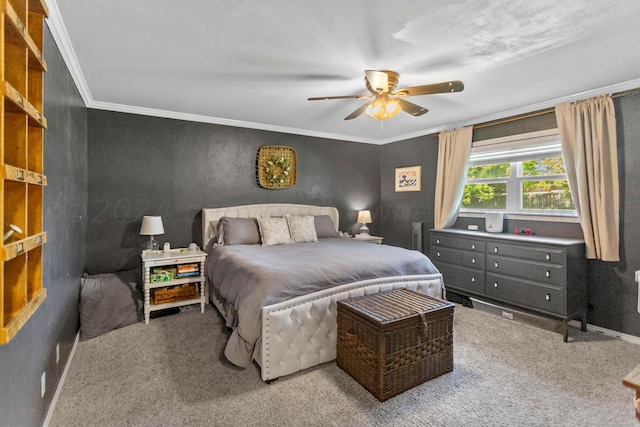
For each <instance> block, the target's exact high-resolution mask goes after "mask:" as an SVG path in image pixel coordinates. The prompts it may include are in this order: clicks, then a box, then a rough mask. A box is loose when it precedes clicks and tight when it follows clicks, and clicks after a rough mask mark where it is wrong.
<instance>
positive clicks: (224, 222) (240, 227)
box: [218, 216, 260, 245]
mask: <svg viewBox="0 0 640 427" xmlns="http://www.w3.org/2000/svg"><path fill="white" fill-rule="evenodd" d="M218 243H223V244H225V245H257V244H260V231H259V230H258V222H257V221H256V219H255V218H231V217H227V216H223V217H222V218H220V221H219V222H218Z"/></svg>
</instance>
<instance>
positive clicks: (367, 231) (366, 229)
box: [360, 224, 369, 237]
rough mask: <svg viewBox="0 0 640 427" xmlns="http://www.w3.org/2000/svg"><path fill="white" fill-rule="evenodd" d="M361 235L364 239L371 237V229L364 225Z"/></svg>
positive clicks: (361, 228)
mask: <svg viewBox="0 0 640 427" xmlns="http://www.w3.org/2000/svg"><path fill="white" fill-rule="evenodd" d="M360 235H361V236H363V237H364V236H368V235H369V227H367V224H362V227H360Z"/></svg>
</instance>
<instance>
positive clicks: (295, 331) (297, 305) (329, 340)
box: [202, 204, 444, 381]
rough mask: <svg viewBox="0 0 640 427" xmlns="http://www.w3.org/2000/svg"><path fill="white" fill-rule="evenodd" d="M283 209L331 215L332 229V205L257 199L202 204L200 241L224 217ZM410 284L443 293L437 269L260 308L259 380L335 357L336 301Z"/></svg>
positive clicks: (278, 212)
mask: <svg viewBox="0 0 640 427" xmlns="http://www.w3.org/2000/svg"><path fill="white" fill-rule="evenodd" d="M284 215H329V216H330V217H331V219H332V220H333V223H334V226H335V228H336V231H337V230H338V225H339V214H338V210H337V209H336V208H333V207H326V206H311V205H294V204H261V205H245V206H232V207H226V208H212V209H203V210H202V244H203V247H206V246H207V243H208V242H209V240H210V239H211V238H213V237H214V236H215V234H216V228H217V223H218V220H219V219H220V218H221V217H223V216H227V217H235V218H252V217H258V216H260V217H270V216H284ZM397 288H409V289H413V290H417V291H419V292H422V293H424V294H427V295H431V296H435V297H442V296H443V292H444V285H443V280H442V275H441V274H439V273H438V274H429V275H416V276H399V277H384V278H378V279H371V280H365V281H360V282H355V283H348V284H345V285H341V286H336V287H332V288H329V289H325V290H322V291H319V292H315V293H313V294H309V295H304V296H300V297H296V298H292V299H290V300H287V301H284V302H281V303H278V304H273V305H269V306H265V307H263V308H262V336H261V339H260V342H259V343H258V346H259V348H258V352H257V353H256V355H255V356H254V359H255V360H256V362H257V363H258V364H259V365H260V367H261V377H262V380H263V381H268V380H273V379H276V378H278V377H281V376H284V375H289V374H292V373H294V372H297V371H300V370H302V369H306V368H310V367H312V366H315V365H319V364H321V363H325V362H329V361H331V360H334V359H335V358H336V336H337V324H336V315H337V308H336V302H337V301H339V300H342V299H346V298H352V297H356V296H361V295H368V294H375V293H378V292H383V291H388V290H392V289H397ZM213 295H214V293H213V292H209V298H210V300H211V302H212V303H213V304H214V305H215V306H216V307H217V309H218V310H219V311H220V313H222V315H223V316H224V310H223V308H222V307H223V305H222V302H221V301H218V300H216V298H215V297H213Z"/></svg>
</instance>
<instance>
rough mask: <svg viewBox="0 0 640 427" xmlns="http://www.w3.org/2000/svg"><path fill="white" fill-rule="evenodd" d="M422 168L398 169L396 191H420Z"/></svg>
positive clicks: (408, 167)
mask: <svg viewBox="0 0 640 427" xmlns="http://www.w3.org/2000/svg"><path fill="white" fill-rule="evenodd" d="M421 176H422V171H421V166H407V167H405V168H396V176H395V179H396V191H420V189H421V187H420V178H421Z"/></svg>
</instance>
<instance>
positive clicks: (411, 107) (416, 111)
mask: <svg viewBox="0 0 640 427" xmlns="http://www.w3.org/2000/svg"><path fill="white" fill-rule="evenodd" d="M393 99H395V100H396V101H398V104H400V108H401V109H402V111H404V112H405V113H409V114H411V115H412V116H414V117H418V116H421V115H423V114H426V113H428V112H429V110H427V109H426V108H424V107H421V106H419V105H416V104H414V103H413V102H409V101H406V100H404V99H402V98H393Z"/></svg>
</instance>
